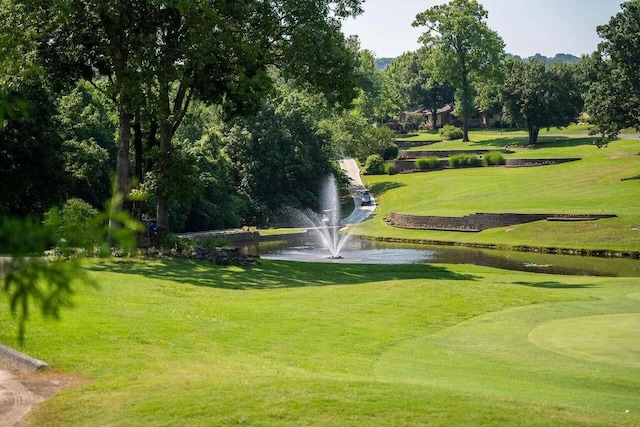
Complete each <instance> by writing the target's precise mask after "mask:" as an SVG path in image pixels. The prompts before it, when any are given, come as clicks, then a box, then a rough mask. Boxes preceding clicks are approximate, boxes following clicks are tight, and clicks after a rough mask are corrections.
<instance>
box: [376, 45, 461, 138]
mask: <svg viewBox="0 0 640 427" xmlns="http://www.w3.org/2000/svg"><path fill="white" fill-rule="evenodd" d="M429 55H430V51H429V49H427V48H425V47H423V48H420V49H418V50H417V51H415V52H407V53H404V54H402V55H401V56H400V57H398V58H397V59H396V60H395V61H393V62H392V63H391V64H390V65H389V66H388V67H387V68H386V69H385V70H384V71H383V73H382V74H383V76H384V78H385V82H386V85H387V87H388V88H389V89H390V91H389V92H390V94H391V96H392V98H393V99H395V100H396V105H397V109H398V111H397V112H398V113H399V112H401V111H403V110H406V109H408V108H410V107H413V106H418V105H420V106H422V108H424V109H428V110H430V111H431V113H432V117H436V115H437V111H438V109H439V108H441V107H443V106H444V105H446V104H449V103H451V102H453V94H454V91H455V89H454V88H453V86H451V85H450V84H448V83H439V82H438V81H437V80H436V79H435V78H434V73H433V72H432V71H431V70H430V69H429V66H430V65H431V61H430V60H429ZM434 125H435V124H434ZM434 127H435V126H434Z"/></svg>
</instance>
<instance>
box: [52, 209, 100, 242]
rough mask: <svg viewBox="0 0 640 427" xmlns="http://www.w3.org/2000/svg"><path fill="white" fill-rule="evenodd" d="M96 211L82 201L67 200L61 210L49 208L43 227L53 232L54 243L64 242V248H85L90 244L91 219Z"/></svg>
mask: <svg viewBox="0 0 640 427" xmlns="http://www.w3.org/2000/svg"><path fill="white" fill-rule="evenodd" d="M97 213H98V211H97V210H96V209H95V208H94V207H93V206H91V205H90V204H89V203H87V202H85V201H84V200H81V199H77V198H73V199H69V200H67V201H66V202H65V203H64V205H63V206H62V209H58V208H51V209H50V210H49V211H47V212H46V213H45V214H44V225H45V226H47V227H50V228H51V229H53V230H54V232H53V237H54V239H55V240H56V243H60V242H65V246H70V247H76V246H82V247H87V246H89V245H90V244H91V240H92V239H93V238H94V237H95V236H92V234H93V233H92V231H93V230H92V224H91V223H90V221H91V219H92V218H94V217H95V216H96V214H97Z"/></svg>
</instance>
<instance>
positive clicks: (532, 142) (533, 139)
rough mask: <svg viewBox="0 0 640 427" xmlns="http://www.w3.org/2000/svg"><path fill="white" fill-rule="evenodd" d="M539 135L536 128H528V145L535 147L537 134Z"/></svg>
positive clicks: (538, 129)
mask: <svg viewBox="0 0 640 427" xmlns="http://www.w3.org/2000/svg"><path fill="white" fill-rule="evenodd" d="M539 133H540V128H539V127H538V126H529V144H530V145H535V144H537V143H538V134H539Z"/></svg>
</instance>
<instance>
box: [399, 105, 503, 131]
mask: <svg viewBox="0 0 640 427" xmlns="http://www.w3.org/2000/svg"><path fill="white" fill-rule="evenodd" d="M453 108H454V105H453V104H447V105H445V106H444V107H441V108H438V110H437V111H436V115H435V118H434V117H433V112H432V111H431V110H428V109H424V108H421V106H419V107H415V108H412V109H410V110H408V111H405V112H404V113H403V114H402V116H401V117H400V121H401V122H405V123H406V122H410V121H415V120H416V117H418V116H421V123H422V124H421V125H420V128H421V129H424V130H431V129H439V128H441V127H443V126H446V125H456V126H460V125H461V124H462V118H461V117H457V116H456V115H454V114H453ZM500 120H501V116H500V114H486V113H485V112H484V111H483V110H482V109H481V108H478V110H477V113H476V114H475V115H474V116H473V117H469V127H470V128H486V127H491V126H493V125H494V124H495V123H496V122H499V121H500Z"/></svg>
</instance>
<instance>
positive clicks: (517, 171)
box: [356, 131, 640, 251]
mask: <svg viewBox="0 0 640 427" xmlns="http://www.w3.org/2000/svg"><path fill="white" fill-rule="evenodd" d="M471 139H472V142H470V143H462V142H460V141H452V142H441V143H437V144H433V145H429V146H428V147H425V148H426V149H432V150H442V149H452V150H461V149H465V148H467V149H468V148H470V147H471V148H476V149H487V148H501V147H504V146H505V145H508V144H510V143H513V141H512V138H511V137H504V136H500V135H496V133H495V132H484V131H479V132H473V133H472V134H471ZM541 142H542V143H541V144H539V145H538V146H537V147H535V148H515V149H514V151H515V153H514V154H510V155H507V156H505V157H507V158H509V157H513V158H567V157H569V158H580V159H582V160H579V161H576V162H571V163H564V164H559V165H553V166H540V167H527V168H504V167H492V168H486V167H485V168H472V169H457V170H442V171H436V172H422V173H413V174H398V175H391V176H390V175H379V176H365V177H364V178H365V184H366V185H367V186H368V187H369V188H371V190H372V191H373V193H374V195H375V196H376V200H377V202H378V204H379V207H378V209H377V211H376V214H375V216H374V217H373V218H372V219H370V220H369V221H366V222H365V223H363V224H361V225H359V226H358V228H357V229H356V233H357V234H360V235H363V236H370V237H380V236H383V237H394V238H405V239H426V240H435V241H454V242H465V243H488V244H497V245H504V246H505V247H514V246H518V245H528V246H536V247H539V246H544V247H561V248H562V247H564V248H577V249H608V250H622V251H624V250H636V251H637V250H639V249H640V143H639V141H638V140H637V139H625V140H620V141H616V142H612V143H610V144H609V145H608V147H606V148H600V149H599V148H596V147H595V146H594V145H593V144H592V142H591V140H590V139H589V138H585V137H572V138H569V137H564V136H555V137H554V136H545V137H542V138H541ZM391 211H396V212H400V213H404V214H413V215H442V216H463V215H468V214H472V213H475V212H495V213H500V212H515V213H593V214H599V213H606V214H616V215H618V217H617V218H613V219H606V220H599V221H591V222H578V223H551V222H545V221H541V222H536V223H531V224H525V225H519V226H514V227H509V228H501V229H492V230H486V231H483V232H481V233H456V232H441V231H416V230H402V229H398V228H393V227H389V226H388V225H387V224H386V223H385V222H384V221H383V218H384V217H385V216H387V215H388V214H389V213H390V212H391Z"/></svg>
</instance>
